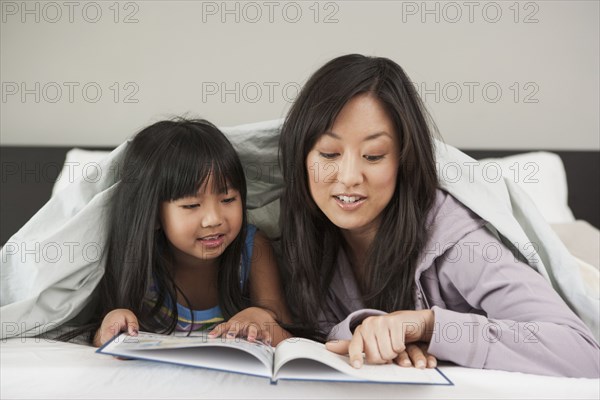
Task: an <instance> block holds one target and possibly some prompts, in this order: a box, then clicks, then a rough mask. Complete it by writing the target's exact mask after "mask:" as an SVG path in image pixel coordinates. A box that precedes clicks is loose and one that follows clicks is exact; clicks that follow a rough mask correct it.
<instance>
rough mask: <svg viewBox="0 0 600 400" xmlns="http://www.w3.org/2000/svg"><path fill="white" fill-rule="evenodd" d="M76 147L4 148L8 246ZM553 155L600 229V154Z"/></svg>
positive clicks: (3, 218)
mask: <svg viewBox="0 0 600 400" xmlns="http://www.w3.org/2000/svg"><path fill="white" fill-rule="evenodd" d="M71 148H72V147H22V146H0V163H1V173H2V184H1V190H0V245H4V243H6V241H7V240H8V239H9V238H10V237H11V236H12V235H13V234H14V233H15V232H16V231H17V230H19V228H20V227H21V226H23V225H24V224H25V222H27V221H28V220H29V218H31V217H32V216H33V215H34V214H35V213H36V212H37V211H38V210H39V209H40V208H41V207H42V206H43V205H44V204H45V203H46V201H47V200H48V199H49V198H50V194H51V193H52V186H53V185H54V183H55V181H56V178H57V176H58V174H59V172H60V171H61V169H62V165H63V164H64V161H65V155H66V153H67V151H69V150H70V149H71ZM90 150H111V149H110V148H93V149H90ZM527 151H531V150H523V151H516V150H465V152H466V153H467V154H469V155H470V156H471V157H473V158H475V159H481V158H488V157H504V156H507V155H513V154H518V153H524V152H527ZM551 151H552V152H554V153H556V154H558V155H559V156H560V157H561V158H562V160H563V163H564V165H565V170H566V172H567V182H568V185H569V207H570V208H571V210H573V213H574V214H575V218H577V219H584V220H586V221H588V222H589V223H591V224H592V225H594V226H596V227H600V208H599V207H598V205H599V204H600V187H599V185H598V182H600V152H598V151H554V150H551Z"/></svg>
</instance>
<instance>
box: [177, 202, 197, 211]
mask: <svg viewBox="0 0 600 400" xmlns="http://www.w3.org/2000/svg"><path fill="white" fill-rule="evenodd" d="M181 207H182V208H184V209H186V210H191V209H193V208H196V207H200V204H198V203H195V204H184V205H182V206H181Z"/></svg>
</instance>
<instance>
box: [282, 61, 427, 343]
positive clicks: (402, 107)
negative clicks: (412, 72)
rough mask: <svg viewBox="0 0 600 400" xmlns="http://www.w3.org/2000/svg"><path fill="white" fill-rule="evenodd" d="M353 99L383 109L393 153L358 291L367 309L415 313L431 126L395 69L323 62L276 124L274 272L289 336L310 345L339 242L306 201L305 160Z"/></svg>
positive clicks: (387, 64)
mask: <svg viewBox="0 0 600 400" xmlns="http://www.w3.org/2000/svg"><path fill="white" fill-rule="evenodd" d="M360 94H368V95H371V96H373V97H375V98H377V99H378V100H379V101H380V102H381V103H382V104H383V106H384V107H385V110H386V111H387V114H388V116H389V117H390V119H391V120H392V121H393V123H394V126H395V131H396V134H397V135H398V143H399V148H400V150H399V161H400V162H399V167H398V175H397V181H396V188H395V191H394V194H393V197H392V199H391V201H390V202H389V204H388V205H387V206H386V207H385V209H384V210H383V215H382V218H381V221H382V222H381V225H380V226H379V228H378V231H377V233H376V237H375V240H374V241H373V243H372V244H371V246H370V249H369V254H368V256H367V265H365V268H366V270H365V274H364V277H365V279H364V281H363V282H359V287H360V290H361V292H362V296H363V300H364V302H365V304H366V306H367V307H370V308H376V309H380V310H383V311H388V312H391V311H394V310H400V309H411V308H414V300H413V298H412V290H411V289H412V287H413V283H414V274H415V268H416V264H417V260H418V257H419V254H420V253H421V251H422V249H423V247H424V243H425V240H426V226H425V220H426V216H427V213H428V211H429V210H430V208H431V206H432V205H433V201H434V198H435V192H436V189H437V187H438V181H437V175H436V170H435V157H434V147H433V139H432V131H433V130H435V125H434V124H433V122H432V121H431V119H430V118H429V114H428V113H427V111H426V109H425V107H424V105H423V103H422V101H421V99H420V97H419V95H418V93H417V91H416V89H415V87H414V85H413V84H412V82H411V81H410V79H409V78H408V76H407V75H406V74H405V72H404V71H403V70H402V68H401V67H400V66H399V65H398V64H396V63H395V62H393V61H391V60H389V59H387V58H381V57H366V56H363V55H358V54H350V55H345V56H341V57H338V58H335V59H333V60H331V61H329V62H328V63H326V64H325V65H324V66H322V67H321V68H320V69H319V70H317V71H316V72H315V73H314V74H313V75H312V76H311V77H310V79H309V80H308V82H307V83H306V85H305V86H304V87H303V89H302V90H301V92H300V94H299V95H298V97H297V99H296V101H295V102H294V104H293V106H292V108H291V110H290V112H289V113H288V115H287V117H286V119H285V121H284V124H283V127H282V131H281V138H280V143H279V151H280V162H281V166H282V172H283V177H284V180H285V182H286V185H285V189H284V192H283V195H282V198H281V228H282V253H283V263H282V265H281V268H282V271H283V274H282V275H283V277H284V281H285V283H286V289H285V293H286V297H287V301H288V305H289V307H290V310H292V312H293V314H294V319H295V320H296V324H297V329H296V332H297V333H300V334H302V335H305V336H311V337H313V338H316V339H323V338H324V336H325V334H327V332H323V330H322V326H323V325H320V324H319V321H317V319H318V317H319V315H321V314H320V310H321V308H322V305H323V304H324V303H325V299H326V297H327V293H328V290H329V285H330V283H331V279H332V276H333V272H334V263H335V260H336V258H337V254H338V250H339V248H340V246H342V245H343V239H342V238H341V236H340V233H339V229H338V228H337V227H336V226H335V225H334V224H333V223H332V222H331V221H330V220H329V219H328V218H327V217H326V216H325V214H324V213H323V212H322V211H321V210H320V209H319V208H318V206H317V205H316V204H315V202H314V201H313V199H312V196H311V194H310V191H309V185H308V171H307V168H306V158H307V155H308V153H309V151H310V150H311V149H312V148H313V146H314V144H315V142H316V141H317V140H318V139H319V137H320V136H321V135H323V134H324V133H325V132H326V131H328V130H329V129H330V128H331V127H332V125H333V123H334V121H335V119H336V117H337V115H338V114H339V112H340V111H341V109H342V108H343V107H344V105H345V104H346V103H347V102H348V101H349V100H350V99H352V98H354V97H355V96H357V95H360ZM430 124H431V127H430ZM321 322H322V321H321ZM334 322H337V321H334ZM320 327H321V328H320ZM289 329H291V330H292V331H293V330H294V328H292V327H289Z"/></svg>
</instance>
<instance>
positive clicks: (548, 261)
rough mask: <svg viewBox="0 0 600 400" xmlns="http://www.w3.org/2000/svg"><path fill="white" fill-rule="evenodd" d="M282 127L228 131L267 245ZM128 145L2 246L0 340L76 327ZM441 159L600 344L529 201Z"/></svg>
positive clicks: (466, 196) (576, 277)
mask: <svg viewBox="0 0 600 400" xmlns="http://www.w3.org/2000/svg"><path fill="white" fill-rule="evenodd" d="M280 126H281V120H276V121H267V122H261V123H256V124H249V125H242V126H238V127H233V128H223V131H224V132H225V134H226V135H227V136H228V137H229V139H230V140H231V142H232V143H233V145H234V146H235V147H236V149H237V150H238V152H239V154H240V158H241V159H242V163H243V164H244V167H245V170H246V175H247V180H248V206H249V208H250V209H251V210H250V216H251V218H253V219H254V220H255V222H256V223H257V224H258V225H259V227H262V226H261V225H264V226H265V228H266V229H265V230H266V231H267V232H268V233H269V234H270V236H271V237H273V236H276V235H277V232H274V231H276V226H277V220H278V217H279V216H278V206H277V205H278V204H277V199H278V197H279V195H280V193H281V189H282V187H283V179H282V176H281V172H280V170H279V168H278V167H277V165H278V159H277V155H278V149H277V145H278V139H279V128H280ZM126 146H127V142H125V143H123V144H122V145H120V146H119V147H118V148H116V149H115V150H114V151H113V152H112V153H111V154H110V155H109V156H108V157H107V158H106V159H104V160H103V161H102V162H101V163H100V167H101V174H98V175H95V176H91V177H87V179H82V178H80V179H79V180H76V181H75V182H73V183H71V184H69V185H68V186H67V187H65V188H64V189H63V190H61V191H60V192H58V193H57V194H56V195H55V196H53V197H52V198H51V199H50V200H49V201H48V202H47V203H46V205H44V207H42V209H40V210H39V211H38V212H37V213H36V214H35V215H34V216H33V217H32V218H31V219H30V220H29V221H28V222H27V223H26V224H25V225H24V226H23V227H22V228H21V229H20V230H19V231H18V232H17V233H16V234H15V235H14V236H13V237H11V238H10V239H9V241H8V242H7V243H6V244H5V246H4V247H3V248H2V251H1V252H0V256H1V260H0V262H1V268H0V277H1V287H0V306H1V308H0V320H1V322H2V332H1V335H0V337H2V338H6V337H15V336H21V335H22V336H34V335H37V334H40V333H42V332H45V331H47V330H50V329H51V328H54V327H56V326H58V325H60V324H63V323H65V322H67V321H69V320H71V319H72V318H74V317H75V316H77V315H78V314H79V313H80V312H81V310H82V309H83V308H84V307H85V306H86V305H87V304H88V302H89V300H90V295H91V293H92V292H93V290H94V288H95V287H96V285H97V284H98V281H99V280H100V278H101V277H102V274H103V271H104V259H103V257H102V254H103V251H102V250H103V247H104V241H105V231H106V224H105V220H106V219H105V214H104V213H105V211H106V206H107V199H108V198H109V196H110V193H111V191H112V190H113V189H114V187H115V185H117V184H118V182H117V178H116V172H117V171H118V169H119V167H120V165H121V163H122V158H123V154H124V150H125V147H126ZM436 153H437V154H436V157H437V162H438V165H439V166H440V168H443V167H444V166H446V165H449V164H452V167H453V168H455V169H456V170H457V171H460V179H457V175H456V174H454V175H453V177H452V179H441V180H440V184H441V187H442V188H443V189H445V190H447V191H448V192H449V193H451V194H452V195H453V196H455V197H456V198H457V199H458V200H460V201H461V202H463V203H464V204H465V205H466V206H467V207H469V208H470V209H472V210H473V211H474V212H475V213H477V214H478V215H480V216H481V217H482V218H484V219H486V220H487V221H489V222H490V224H491V226H492V227H493V228H495V230H497V232H498V233H499V234H500V237H501V238H502V240H503V241H504V242H505V243H506V244H509V245H511V244H512V245H514V247H516V248H518V250H519V251H520V253H521V254H522V255H523V256H524V257H525V258H526V259H527V260H528V262H529V263H530V265H531V266H532V267H534V268H536V269H537V270H538V271H539V272H540V274H542V275H543V276H544V277H545V278H547V279H548V280H549V281H550V282H551V283H552V285H553V286H554V288H555V289H556V290H557V291H558V292H559V293H560V295H561V296H562V297H563V299H565V301H566V302H567V304H569V306H570V307H571V308H572V309H573V310H574V311H575V312H576V313H577V314H578V315H579V316H580V317H581V318H582V320H583V321H584V322H585V323H586V324H587V325H588V326H589V327H590V329H591V330H592V332H593V333H594V335H595V337H596V338H597V339H598V338H599V337H600V334H599V330H600V328H599V319H600V317H599V315H600V297H599V295H598V291H593V290H592V291H590V290H589V288H588V290H586V286H585V282H584V281H583V279H582V277H581V275H580V274H579V273H578V264H577V261H576V260H575V259H574V258H573V257H572V256H571V255H570V254H569V252H568V250H567V249H566V248H565V246H564V245H563V244H562V242H561V241H560V240H559V239H558V237H557V236H556V234H555V233H554V232H553V231H552V230H551V228H550V226H549V225H548V224H547V223H546V222H545V220H544V219H543V218H542V216H541V214H540V213H539V212H538V210H537V209H536V207H535V205H534V204H533V203H532V201H531V200H530V199H529V198H528V197H527V195H526V194H525V193H524V192H523V191H522V190H521V189H520V188H519V187H517V185H516V184H514V183H513V182H511V181H510V180H509V179H505V178H501V179H498V180H497V181H496V180H495V179H490V178H489V177H488V178H487V179H486V178H485V176H484V175H482V174H481V170H482V169H481V165H479V168H478V167H477V164H473V163H476V162H475V160H473V159H472V158H470V157H468V156H467V155H465V154H464V153H462V152H460V151H459V150H457V149H456V148H454V147H452V146H449V145H445V144H442V143H439V142H438V143H437V148H436ZM274 227H275V228H274ZM592 287H593V285H592Z"/></svg>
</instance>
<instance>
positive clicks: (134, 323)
mask: <svg viewBox="0 0 600 400" xmlns="http://www.w3.org/2000/svg"><path fill="white" fill-rule="evenodd" d="M126 319H127V321H126V323H127V333H128V334H129V335H130V336H137V334H138V332H139V330H140V325H139V324H138V320H137V318H136V317H135V315H133V313H132V314H131V315H130V316H128V317H126Z"/></svg>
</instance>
